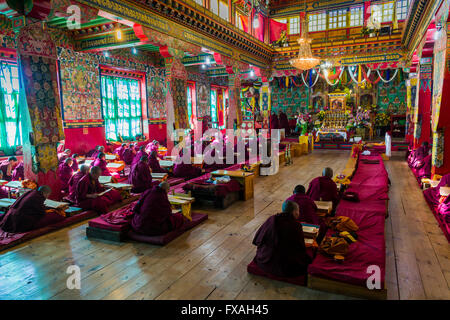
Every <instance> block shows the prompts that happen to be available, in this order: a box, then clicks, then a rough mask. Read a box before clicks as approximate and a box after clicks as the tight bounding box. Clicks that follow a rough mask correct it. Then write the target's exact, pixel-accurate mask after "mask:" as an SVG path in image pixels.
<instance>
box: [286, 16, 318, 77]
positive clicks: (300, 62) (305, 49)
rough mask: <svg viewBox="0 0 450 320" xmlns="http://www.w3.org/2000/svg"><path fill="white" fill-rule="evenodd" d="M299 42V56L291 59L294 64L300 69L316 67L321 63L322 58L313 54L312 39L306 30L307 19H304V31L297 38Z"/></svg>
mask: <svg viewBox="0 0 450 320" xmlns="http://www.w3.org/2000/svg"><path fill="white" fill-rule="evenodd" d="M297 42H298V44H299V46H300V47H299V49H298V56H297V58H294V59H291V60H289V62H290V63H291V65H292V66H294V67H295V68H297V69H299V70H309V69H312V68H314V67H315V66H317V65H318V64H319V63H320V59H319V58H317V57H315V56H313V54H312V51H311V45H310V43H311V39H310V38H309V37H308V32H307V30H306V19H303V21H302V33H301V36H300V38H299V39H298V40H297Z"/></svg>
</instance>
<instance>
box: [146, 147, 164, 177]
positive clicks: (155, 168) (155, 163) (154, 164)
mask: <svg viewBox="0 0 450 320" xmlns="http://www.w3.org/2000/svg"><path fill="white" fill-rule="evenodd" d="M148 164H149V166H150V169H152V172H153V173H167V171H166V170H165V169H164V168H161V166H160V164H159V160H158V153H157V152H156V151H152V152H151V153H150V157H149V158H148Z"/></svg>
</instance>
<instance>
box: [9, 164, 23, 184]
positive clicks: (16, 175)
mask: <svg viewBox="0 0 450 320" xmlns="http://www.w3.org/2000/svg"><path fill="white" fill-rule="evenodd" d="M11 180H13V181H20V180H25V169H24V167H23V162H21V163H19V164H18V165H17V167H15V168H14V170H13V172H12V176H11Z"/></svg>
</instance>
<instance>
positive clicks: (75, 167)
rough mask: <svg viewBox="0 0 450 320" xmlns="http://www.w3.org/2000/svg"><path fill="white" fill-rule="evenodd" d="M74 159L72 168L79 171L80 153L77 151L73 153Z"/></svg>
mask: <svg viewBox="0 0 450 320" xmlns="http://www.w3.org/2000/svg"><path fill="white" fill-rule="evenodd" d="M72 160H73V163H72V170H73V172H77V171H78V154H77V153H74V154H73V155H72Z"/></svg>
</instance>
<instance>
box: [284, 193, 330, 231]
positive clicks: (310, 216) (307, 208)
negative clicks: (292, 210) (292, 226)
mask: <svg viewBox="0 0 450 320" xmlns="http://www.w3.org/2000/svg"><path fill="white" fill-rule="evenodd" d="M286 201H293V202H295V203H297V204H298V206H299V209H300V216H299V218H298V221H299V222H306V223H311V224H315V225H320V223H321V222H320V219H319V216H318V215H317V206H316V204H315V202H314V201H313V200H312V199H311V198H310V197H308V196H307V195H306V194H305V187H304V186H302V185H298V186H296V187H295V189H294V194H293V195H292V196H290V197H289V198H287V199H286Z"/></svg>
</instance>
